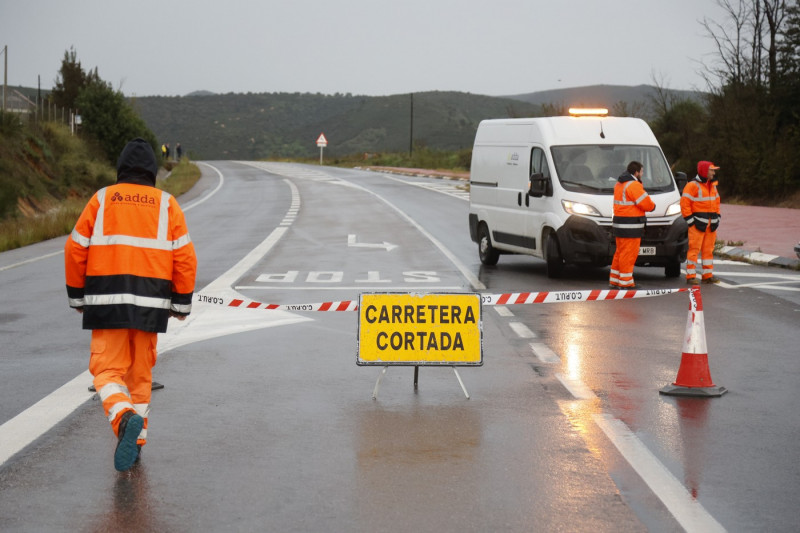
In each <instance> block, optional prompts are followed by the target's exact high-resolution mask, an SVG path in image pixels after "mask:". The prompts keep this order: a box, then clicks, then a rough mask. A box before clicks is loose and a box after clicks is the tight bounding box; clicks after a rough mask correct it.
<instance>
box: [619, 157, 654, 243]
mask: <svg viewBox="0 0 800 533" xmlns="http://www.w3.org/2000/svg"><path fill="white" fill-rule="evenodd" d="M655 208H656V204H655V203H654V202H653V200H652V198H650V195H649V194H647V192H645V190H644V187H643V186H642V184H641V183H639V181H638V180H637V179H636V178H634V177H633V176H632V175H631V174H629V173H627V172H626V173H625V174H623V175H622V176H620V177H619V180H618V181H617V184H616V185H615V186H614V218H613V220H612V222H611V231H612V233H613V234H614V236H615V237H625V238H637V237H642V236H643V235H644V228H645V225H646V222H647V219H646V218H645V213H646V212H648V211H652V210H654V209H655Z"/></svg>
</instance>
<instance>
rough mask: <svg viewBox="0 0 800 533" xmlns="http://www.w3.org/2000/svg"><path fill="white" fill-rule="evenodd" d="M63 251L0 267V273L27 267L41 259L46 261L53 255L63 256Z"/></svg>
mask: <svg viewBox="0 0 800 533" xmlns="http://www.w3.org/2000/svg"><path fill="white" fill-rule="evenodd" d="M63 253H64V250H59V251H58V252H53V253H50V254H45V255H40V256H38V257H31V258H30V259H26V260H25V261H20V262H19V263H14V264H11V265H6V266H4V267H0V272H2V271H3V270H11V269H12V268H16V267H18V266H22V265H27V264H28V263H35V262H36V261H40V260H42V259H47V258H48V257H53V256H55V255H59V254H63Z"/></svg>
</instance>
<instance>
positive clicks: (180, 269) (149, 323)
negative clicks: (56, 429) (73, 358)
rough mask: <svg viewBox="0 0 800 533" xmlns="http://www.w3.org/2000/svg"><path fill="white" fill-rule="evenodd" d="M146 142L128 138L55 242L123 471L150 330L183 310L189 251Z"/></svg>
mask: <svg viewBox="0 0 800 533" xmlns="http://www.w3.org/2000/svg"><path fill="white" fill-rule="evenodd" d="M157 172H158V165H157V163H156V157H155V153H154V151H153V148H152V147H151V146H150V145H149V144H148V143H147V142H146V141H144V140H143V139H135V140H133V141H131V142H129V143H128V144H127V145H126V146H125V148H124V149H123V150H122V153H121V154H120V156H119V160H118V161H117V183H116V184H115V185H111V186H109V187H105V188H103V189H100V190H99V191H97V192H96V193H95V194H94V196H93V197H92V199H91V200H89V203H88V204H86V207H85V208H84V209H83V212H82V213H81V215H80V217H79V218H78V221H77V223H76V224H75V229H73V230H72V234H71V235H70V236H69V237H68V238H67V243H66V245H65V247H64V259H65V270H66V279H67V296H68V298H69V305H70V307H73V308H75V309H77V310H78V311H79V312H82V313H83V328H84V329H91V330H92V341H91V359H90V361H89V371H90V372H91V373H92V375H93V376H94V386H95V389H96V390H97V393H98V395H99V396H100V399H101V400H102V402H103V409H104V411H105V414H106V417H107V418H108V420H109V422H111V427H112V429H113V430H114V433H115V434H116V435H117V437H118V442H117V448H116V450H115V452H114V467H115V468H116V469H117V470H119V471H125V470H129V469H130V468H131V467H132V466H133V465H134V464H135V463H136V462H137V461H138V460H139V456H140V452H141V447H142V446H143V445H144V444H145V443H146V441H147V426H148V423H147V419H148V414H149V412H150V394H151V382H152V368H153V366H154V365H155V363H156V341H157V335H158V333H164V332H165V331H166V330H167V321H168V319H169V317H170V316H172V317H176V318H178V319H179V320H183V319H185V318H186V316H187V315H188V314H189V313H190V312H191V309H192V294H193V292H194V283H195V276H196V271H197V258H196V256H195V251H194V245H193V244H192V240H191V238H190V237H189V232H188V230H187V228H186V222H185V220H184V216H183V211H182V210H181V208H180V206H179V205H178V202H177V201H176V200H175V198H173V197H172V195H170V194H168V193H166V192H164V191H161V190H159V189H157V188H156V187H155V183H156V173H157Z"/></svg>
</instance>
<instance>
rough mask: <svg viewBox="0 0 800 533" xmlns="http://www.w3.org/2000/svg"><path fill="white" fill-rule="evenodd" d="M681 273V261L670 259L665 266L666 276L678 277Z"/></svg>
mask: <svg viewBox="0 0 800 533" xmlns="http://www.w3.org/2000/svg"><path fill="white" fill-rule="evenodd" d="M680 275H681V262H680V261H678V260H677V259H675V260H673V261H670V262H669V263H667V265H666V266H665V267H664V276H666V277H668V278H677V277H679V276H680Z"/></svg>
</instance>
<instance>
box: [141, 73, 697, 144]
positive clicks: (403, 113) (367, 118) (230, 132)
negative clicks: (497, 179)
mask: <svg viewBox="0 0 800 533" xmlns="http://www.w3.org/2000/svg"><path fill="white" fill-rule="evenodd" d="M669 92H670V94H671V95H673V96H674V97H676V98H700V93H695V92H692V91H669ZM656 94H657V92H656V88H655V87H652V86H648V85H639V86H636V87H627V86H616V85H595V86H591V87H575V88H569V89H554V90H549V91H539V92H534V93H528V94H519V95H512V96H505V97H498V96H486V95H478V94H471V93H464V92H441V91H431V92H422V93H414V94H413V95H410V94H399V95H391V96H354V95H351V94H334V95H324V94H320V93H316V94H312V93H247V94H236V93H228V94H224V95H221V94H214V93H210V92H208V91H195V92H193V93H190V94H188V95H186V96H173V97H169V96H147V97H138V98H135V99H134V100H133V104H134V107H135V108H136V109H137V110H138V111H139V113H140V114H141V116H142V118H143V119H144V120H145V122H146V123H147V125H148V127H149V128H150V129H151V130H152V131H153V132H154V133H155V134H156V137H157V138H158V139H160V141H161V142H168V143H170V144H171V145H172V146H174V145H175V143H177V142H180V143H181V145H182V147H183V149H184V152H185V153H188V154H190V155H191V156H192V157H193V158H195V159H267V158H293V157H314V156H315V155H317V154H319V148H317V146H316V143H315V141H316V139H317V137H318V136H319V134H320V133H324V134H325V136H326V137H327V138H328V141H329V144H328V146H327V147H326V148H325V154H326V156H329V157H336V156H343V155H349V154H354V153H370V152H403V151H407V150H409V149H410V148H411V146H412V145H424V146H427V147H429V148H434V149H442V150H461V149H469V148H471V147H472V142H473V139H474V136H475V131H476V129H477V127H478V123H479V122H480V121H481V120H484V119H489V118H509V117H511V118H515V117H531V116H541V114H542V107H543V105H545V104H548V105H550V106H552V107H555V108H564V107H569V106H589V105H590V106H603V107H607V108H609V109H614V107H615V106H617V107H619V105H620V104H621V103H622V104H624V105H625V110H626V112H627V113H629V114H634V115H636V116H640V117H641V118H645V119H648V115H649V110H650V108H651V107H652V106H651V104H652V101H653V98H654V97H655V96H656ZM412 109H413V119H412ZM412 122H413V124H412Z"/></svg>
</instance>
